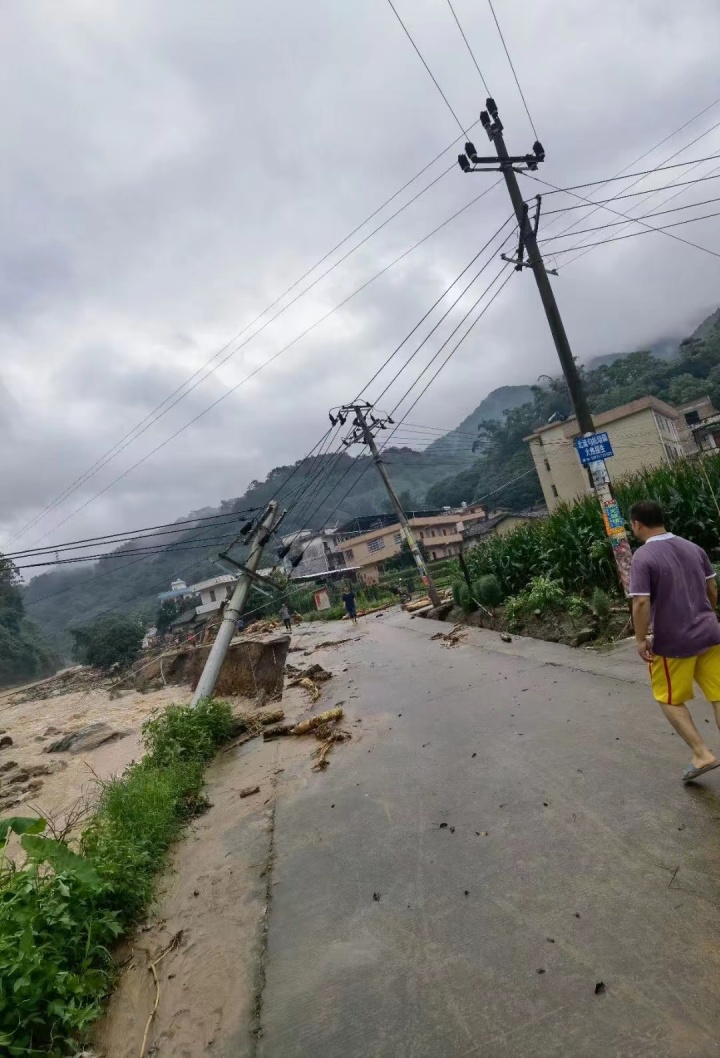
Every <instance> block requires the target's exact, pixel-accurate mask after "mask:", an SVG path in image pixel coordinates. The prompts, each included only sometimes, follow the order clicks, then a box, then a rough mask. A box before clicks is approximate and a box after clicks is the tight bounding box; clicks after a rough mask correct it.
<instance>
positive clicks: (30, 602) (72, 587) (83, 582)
mask: <svg viewBox="0 0 720 1058" xmlns="http://www.w3.org/2000/svg"><path fill="white" fill-rule="evenodd" d="M211 532H215V527H213V528H212V529H211ZM228 539H230V538H229V537H228ZM148 557H149V556H147V555H140V557H139V558H134V559H133V560H132V561H131V562H125V563H123V565H122V566H115V567H114V568H113V569H106V570H103V571H102V572H101V573H95V574H93V575H92V576H91V577H85V578H83V579H82V580H81V581H78V582H77V583H74V584H68V585H66V586H65V587H63V588H58V589H57V591H52V592H49V593H48V594H46V595H40V596H38V597H37V598H35V599H23V603H24V605H25V607H28V606H36V605H37V604H38V603H40V602H46V601H47V600H48V599H53V598H55V596H56V595H64V594H65V593H66V592H68V591H74V590H75V589H76V588H84V587H85V586H86V585H87V584H91V583H92V582H93V581H96V580H100V579H101V578H102V577H109V576H112V575H113V574H115V573H119V572H120V571H121V570H123V569H128V568H129V567H131V566H137V565H138V563H140V562H144V561H145V560H146V559H147V558H148ZM195 568H196V569H197V568H199V567H195ZM164 583H166V582H165V581H163V584H164ZM149 590H150V589H147V588H145V589H143V591H141V592H138V593H137V595H135V596H132V598H131V599H127V600H125V602H130V601H132V599H133V598H138V597H139V596H140V595H143V594H146V593H147V592H148V591H149ZM103 612H104V613H109V612H110V611H109V610H106V611H103ZM97 616H100V615H97Z"/></svg>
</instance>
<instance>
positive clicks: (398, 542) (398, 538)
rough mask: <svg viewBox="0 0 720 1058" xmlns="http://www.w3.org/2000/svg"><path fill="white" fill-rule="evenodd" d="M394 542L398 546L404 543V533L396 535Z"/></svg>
mask: <svg viewBox="0 0 720 1058" xmlns="http://www.w3.org/2000/svg"><path fill="white" fill-rule="evenodd" d="M393 540H394V541H395V543H396V544H401V543H402V533H395V536H394V537H393Z"/></svg>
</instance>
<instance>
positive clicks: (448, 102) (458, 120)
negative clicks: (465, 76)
mask: <svg viewBox="0 0 720 1058" xmlns="http://www.w3.org/2000/svg"><path fill="white" fill-rule="evenodd" d="M388 3H389V4H390V7H391V8H392V10H393V14H394V15H395V18H396V19H397V20H398V22H399V23H400V25H401V26H402V28H403V30H404V31H405V36H406V37H407V39H408V40H409V41H410V43H411V44H412V46H413V48H414V49H415V51H416V53H417V56H418V58H419V59H420V62H421V63H422V64H423V66H424V67H425V69H426V70H427V72H428V73H429V74H430V77H431V78H432V82H433V84H434V85H435V87H436V88H437V90H438V92H439V93H440V95H441V96H442V98H443V100H444V102H445V106H446V107H447V108H448V110H449V111H450V113H451V114H452V116H453V117H454V118H455V121H456V122H457V124H458V127H459V129H460V131H461V132H462V133H463V135H464V136H467V132H466V131H465V126H464V125H463V123H462V122H461V121H460V118H459V117H458V116H457V114H456V113H455V111H454V110H453V108H452V105H451V103H450V100H449V99H448V97H447V96H446V95H445V93H444V92H443V90H442V88H441V87H440V85H439V84H438V81H437V78H436V77H435V74H434V73H433V72H432V70H431V69H430V67H429V66H428V64H427V63H426V62H425V59H424V57H423V54H422V52H421V51H420V49H419V48H418V46H417V44H416V43H415V41H414V40H413V38H412V36H411V35H410V31H409V29H408V28H407V26H406V25H405V23H404V22H403V20H402V19H401V18H400V15H399V14H398V12H397V8H396V7H395V4H394V3H393V0H388Z"/></svg>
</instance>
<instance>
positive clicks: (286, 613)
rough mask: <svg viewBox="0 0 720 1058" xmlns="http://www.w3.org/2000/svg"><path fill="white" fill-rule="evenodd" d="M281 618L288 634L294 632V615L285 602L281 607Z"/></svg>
mask: <svg viewBox="0 0 720 1058" xmlns="http://www.w3.org/2000/svg"><path fill="white" fill-rule="evenodd" d="M280 617H281V618H282V621H283V624H284V625H285V628H286V629H287V630H288V632H292V614H291V613H290V610H289V608H288V605H287V603H285V602H284V603H283V604H282V606H281V607H280Z"/></svg>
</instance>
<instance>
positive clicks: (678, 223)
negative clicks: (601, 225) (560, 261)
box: [551, 212, 720, 257]
mask: <svg viewBox="0 0 720 1058" xmlns="http://www.w3.org/2000/svg"><path fill="white" fill-rule="evenodd" d="M712 217H720V212H717V213H706V214H704V215H703V216H702V217H691V218H690V219H689V220H677V221H675V222H674V223H673V224H664V225H662V226H661V227H659V228H651V227H648V229H647V230H646V231H631V232H629V233H628V234H627V235H615V236H613V237H612V238H610V239H601V240H600V241H599V242H590V243H579V244H578V245H577V246H569V247H567V248H566V249H565V250H552V251H551V253H552V254H553V256H555V257H557V256H559V255H560V254H561V253H573V252H574V251H576V250H592V249H593V248H594V247H595V246H606V245H607V243H609V242H621V241H622V240H623V239H634V238H635V237H636V236H637V235H651V234H652V233H653V232H661V233H662V234H669V232H668V228H679V227H682V225H684V224H693V223H694V222H695V221H698V220H710V219H711V218H712ZM673 238H675V239H678V240H679V242H683V243H685V245H686V246H693V247H695V249H697V250H706V252H707V253H709V254H712V255H713V257H720V253H715V252H714V250H708V249H707V247H705V246H698V245H697V243H694V242H690V241H689V240H687V239H681V238H680V237H679V236H677V235H675V236H673Z"/></svg>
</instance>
